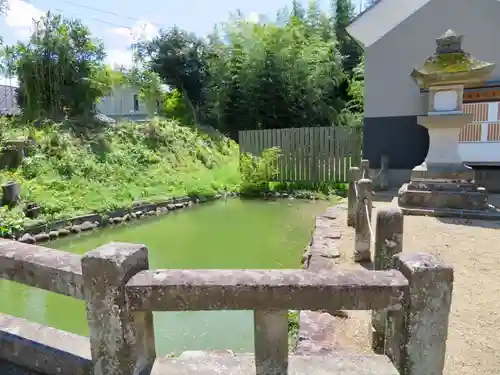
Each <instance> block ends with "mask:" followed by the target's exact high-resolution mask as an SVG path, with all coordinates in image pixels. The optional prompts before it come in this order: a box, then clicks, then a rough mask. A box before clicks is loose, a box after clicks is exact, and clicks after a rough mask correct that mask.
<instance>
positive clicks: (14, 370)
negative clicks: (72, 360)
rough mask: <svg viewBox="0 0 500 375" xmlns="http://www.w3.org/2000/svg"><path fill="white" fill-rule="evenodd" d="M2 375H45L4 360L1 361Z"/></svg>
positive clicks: (0, 370)
mask: <svg viewBox="0 0 500 375" xmlns="http://www.w3.org/2000/svg"><path fill="white" fill-rule="evenodd" d="M0 375H43V374H41V373H39V372H36V371H32V370H28V369H26V368H23V367H20V366H17V365H14V364H13V363H10V362H7V361H4V360H0ZM68 375H69V374H68Z"/></svg>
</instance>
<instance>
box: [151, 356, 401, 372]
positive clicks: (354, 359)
mask: <svg viewBox="0 0 500 375" xmlns="http://www.w3.org/2000/svg"><path fill="white" fill-rule="evenodd" d="M199 353H203V352H199ZM163 374H168V375H220V374H224V375H255V361H254V356H253V355H250V354H248V355H222V356H211V355H203V354H201V355H192V356H185V355H182V356H181V357H177V358H158V359H157V360H156V362H155V365H154V367H153V370H152V372H151V375H163ZM287 375H399V372H398V371H397V370H396V368H395V367H394V365H393V364H392V363H391V361H390V360H389V358H388V357H386V356H383V355H375V354H373V355H369V354H368V355H365V354H352V353H334V354H330V355H327V356H322V355H311V356H290V358H289V367H288V374H287Z"/></svg>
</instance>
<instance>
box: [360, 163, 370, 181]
mask: <svg viewBox="0 0 500 375" xmlns="http://www.w3.org/2000/svg"><path fill="white" fill-rule="evenodd" d="M361 178H370V160H368V159H363V160H361Z"/></svg>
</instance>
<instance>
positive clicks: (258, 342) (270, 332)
mask: <svg viewBox="0 0 500 375" xmlns="http://www.w3.org/2000/svg"><path fill="white" fill-rule="evenodd" d="M253 316H254V346H255V349H254V350H255V368H256V375H286V374H287V372H288V310H274V311H271V310H254V314H253Z"/></svg>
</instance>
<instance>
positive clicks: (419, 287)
mask: <svg viewBox="0 0 500 375" xmlns="http://www.w3.org/2000/svg"><path fill="white" fill-rule="evenodd" d="M394 266H395V268H396V269H397V270H399V271H400V272H401V273H402V274H403V275H404V276H405V277H406V278H407V279H408V282H409V295H408V301H407V308H406V310H405V314H404V321H406V323H405V326H406V327H405V329H404V331H405V339H404V344H405V345H401V344H400V345H399V350H400V351H401V352H400V353H399V356H400V358H401V359H402V360H401V362H400V367H399V368H400V369H404V371H405V372H404V373H405V375H442V374H443V368H444V361H445V356H446V340H447V338H448V319H449V315H450V306H451V296H452V292H453V268H452V267H451V266H448V265H446V264H444V263H443V262H441V261H440V260H439V259H438V258H436V257H435V256H434V255H431V254H425V253H414V254H404V253H403V254H398V255H396V256H395V258H394ZM396 316H397V315H396ZM392 318H394V316H391V317H389V318H388V321H387V328H388V330H387V336H388V337H387V340H386V351H389V352H390V351H391V347H392V348H393V349H392V350H393V352H394V349H395V348H396V345H395V342H398V341H400V340H401V332H398V329H395V327H397V325H399V324H400V323H398V322H397V321H398V320H399V321H401V320H402V319H401V317H399V318H398V319H396V320H393V319H392ZM388 355H389V357H391V354H390V353H388ZM396 356H397V355H396Z"/></svg>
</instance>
